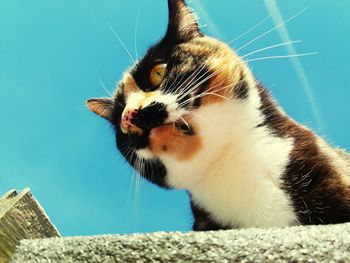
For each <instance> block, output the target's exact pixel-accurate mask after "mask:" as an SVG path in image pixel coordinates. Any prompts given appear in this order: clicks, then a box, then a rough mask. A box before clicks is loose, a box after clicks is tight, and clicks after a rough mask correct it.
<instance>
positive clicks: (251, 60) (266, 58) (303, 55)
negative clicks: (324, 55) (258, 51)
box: [245, 52, 318, 63]
mask: <svg viewBox="0 0 350 263" xmlns="http://www.w3.org/2000/svg"><path fill="white" fill-rule="evenodd" d="M317 54H318V52H310V53H301V54H295V55H282V56H268V57H261V58H253V59H249V60H246V61H245V62H246V63H248V62H254V61H259V60H268V59H280V58H294V57H306V56H312V55H317Z"/></svg>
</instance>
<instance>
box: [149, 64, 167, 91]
mask: <svg viewBox="0 0 350 263" xmlns="http://www.w3.org/2000/svg"><path fill="white" fill-rule="evenodd" d="M165 71H166V64H158V65H156V66H155V67H154V68H152V70H151V73H150V75H149V80H150V82H151V84H152V86H153V87H158V86H159V85H160V84H161V83H162V81H163V79H164V76H165Z"/></svg>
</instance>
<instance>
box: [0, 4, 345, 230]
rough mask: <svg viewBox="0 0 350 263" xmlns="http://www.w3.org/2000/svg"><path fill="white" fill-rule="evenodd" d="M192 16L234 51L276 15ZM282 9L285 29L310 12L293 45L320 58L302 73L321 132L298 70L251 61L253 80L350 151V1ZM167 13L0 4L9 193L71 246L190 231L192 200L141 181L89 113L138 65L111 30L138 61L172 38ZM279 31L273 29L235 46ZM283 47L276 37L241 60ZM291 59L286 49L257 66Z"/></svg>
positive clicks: (1, 115) (227, 12)
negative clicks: (84, 239)
mask: <svg viewBox="0 0 350 263" xmlns="http://www.w3.org/2000/svg"><path fill="white" fill-rule="evenodd" d="M310 4H311V5H310ZM309 5H310V6H309ZM191 6H192V7H194V8H195V9H196V10H197V11H198V15H199V17H200V23H201V24H202V25H204V24H206V26H205V27H203V30H204V31H205V32H207V33H209V34H211V35H213V36H217V37H220V38H221V39H223V40H225V41H230V40H232V39H234V38H235V37H236V36H238V35H240V34H241V33H243V32H245V31H246V30H248V29H249V28H251V27H253V26H254V25H256V24H258V23H259V22H260V21H262V20H263V19H264V18H265V17H267V16H268V10H267V8H266V6H265V4H264V1H260V0H259V1H258V0H255V1H253V0H252V1H245V0H236V1H226V0H218V1H210V0H193V2H192V3H191ZM278 6H279V8H280V11H281V14H282V16H283V18H284V19H287V18H288V17H291V16H293V15H294V14H296V13H298V12H299V11H300V10H302V9H303V8H305V7H306V6H309V8H308V9H307V10H306V11H305V12H303V13H302V14H301V15H300V16H298V17H297V18H295V19H294V20H293V21H291V22H289V23H288V24H287V25H286V26H287V29H288V33H289V35H290V37H291V39H292V40H303V42H302V43H298V44H296V46H295V48H296V51H297V52H298V53H305V52H313V51H317V52H318V55H315V56H310V57H304V58H300V62H301V64H302V65H303V68H304V72H305V74H306V76H307V78H308V81H309V83H310V86H311V88H312V90H313V93H314V99H315V103H316V107H317V110H318V112H319V114H320V117H321V119H322V123H323V124H322V126H321V125H319V124H318V123H317V121H316V120H315V116H314V114H313V112H312V110H311V106H310V100H309V98H308V97H307V96H306V93H305V90H304V89H303V86H302V85H301V83H300V81H299V79H298V76H297V74H296V72H295V70H294V68H293V64H292V63H291V61H290V60H289V59H280V60H265V61H257V62H253V63H251V64H250V66H251V68H252V70H253V71H254V73H255V74H256V76H257V78H258V79H259V80H261V81H262V82H263V83H264V84H265V85H267V86H269V87H270V89H271V90H272V92H273V94H274V95H275V97H276V98H277V99H278V100H279V102H280V104H281V105H282V106H283V107H284V108H285V110H286V111H287V112H288V113H289V114H290V115H291V116H293V117H294V118H295V119H297V120H298V121H300V122H302V123H305V124H307V125H309V126H311V127H313V128H315V129H316V130H317V131H318V132H319V133H320V134H322V135H324V137H326V138H327V140H328V141H330V142H331V143H333V144H335V145H340V146H342V147H344V148H346V149H350V141H349V139H348V134H349V132H350V118H349V114H348V112H350V104H349V98H350V74H349V73H348V71H349V70H350V59H349V58H350V49H349V48H348V47H349V44H350V34H349V28H350V16H349V15H348V14H349V10H350V2H348V1H326V0H318V1H306V0H297V1H287V0H281V1H278ZM166 8H167V7H166V1H165V0H101V1H90V0H73V1H61V0H60V1H58V0H52V1H47V0H32V1H26V0H2V1H1V2H0V97H1V103H0V121H1V129H0V147H1V148H0V149H1V150H0V193H5V192H6V191H7V190H8V189H11V188H17V189H23V188H24V187H27V186H29V187H30V188H31V190H32V192H33V194H34V195H35V196H36V197H37V198H38V199H39V201H40V203H41V204H42V205H43V207H44V208H45V209H46V211H47V213H48V215H49V216H50V218H51V219H52V220H53V222H54V223H55V225H56V226H57V227H58V229H59V230H60V232H61V233H62V234H63V235H66V236H67V235H93V234H106V233H130V232H149V231H160V230H164V231H169V230H181V231H185V230H189V229H190V227H191V224H192V217H191V213H190V209H189V204H188V200H187V195H186V193H184V192H181V191H165V190H161V189H159V188H157V187H155V186H153V185H150V184H148V183H147V182H145V181H143V180H140V179H139V178H138V177H136V175H135V174H133V172H132V170H131V169H130V168H129V167H128V165H127V164H126V163H125V162H124V161H123V159H122V158H121V156H120V155H119V154H118V152H117V151H116V149H115V146H114V136H113V132H112V129H111V128H110V127H109V125H108V123H107V122H105V121H104V120H102V119H99V118H97V117H96V116H94V115H93V114H92V113H90V112H89V111H88V110H87V109H86V108H85V100H86V99H88V98H90V97H103V96H107V92H106V91H105V90H104V89H103V87H102V85H101V83H100V79H101V80H102V82H103V83H104V85H105V86H106V87H107V89H108V90H109V91H110V92H112V91H113V87H114V86H115V83H116V82H117V81H118V80H119V78H120V77H121V75H122V73H123V71H124V70H125V69H126V68H127V67H128V66H130V63H131V62H130V59H129V57H128V55H127V54H126V52H125V51H124V49H123V48H122V47H121V45H120V44H119V43H118V40H117V39H116V37H115V36H114V35H113V33H112V31H111V29H110V26H109V25H111V26H112V27H113V28H114V30H115V31H116V32H117V34H118V35H119V37H120V38H121V39H122V40H123V41H124V43H125V45H126V46H127V47H128V49H129V50H130V53H131V54H132V55H133V56H134V55H135V53H136V50H137V53H138V54H143V53H144V52H145V50H146V49H147V47H148V46H149V45H151V44H152V43H153V42H154V41H156V40H157V39H159V38H160V37H161V35H162V34H163V32H164V31H165V27H166V19H167V9H166ZM136 21H138V26H137V27H135V24H136ZM274 26H275V25H274V24H273V20H272V19H269V20H267V21H266V22H265V23H264V24H262V25H261V26H260V27H259V28H257V29H255V30H253V31H252V32H250V33H249V34H247V35H245V36H244V37H242V38H241V39H239V40H238V41H236V42H234V43H233V45H232V46H233V47H235V48H239V47H241V46H243V45H244V44H245V43H247V42H249V41H250V40H252V39H254V38H255V37H257V36H259V35H260V34H262V33H264V32H266V31H268V30H269V29H271V28H273V27H274ZM135 28H137V30H135ZM135 31H136V32H135ZM135 36H136V44H135ZM281 42H283V41H282V40H281V38H280V36H279V33H278V30H275V31H272V32H271V33H269V34H267V35H266V36H264V37H262V38H261V39H259V40H258V41H256V42H254V43H252V44H251V45H249V46H247V47H246V48H244V49H242V50H241V51H240V54H241V55H244V54H247V53H249V52H251V51H254V50H256V49H259V48H264V47H266V46H269V45H274V44H279V43H281ZM135 47H136V48H135ZM286 54H287V51H286V49H285V48H284V47H280V48H276V49H273V50H268V51H266V52H264V53H257V54H255V55H253V56H252V58H258V57H262V56H272V55H286Z"/></svg>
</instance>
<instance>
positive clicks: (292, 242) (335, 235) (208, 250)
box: [12, 224, 350, 263]
mask: <svg viewBox="0 0 350 263" xmlns="http://www.w3.org/2000/svg"><path fill="white" fill-rule="evenodd" d="M12 262H13V263H24V262H28V263H31V262H68V263H69V262H350V224H344V225H330V226H308V227H291V228H284V229H242V230H230V231H219V232H201V233H154V234H134V235H108V236H96V237H74V238H62V239H60V238H52V239H43V240H34V241H33V240H32V241H31V240H23V241H21V243H20V246H19V247H18V248H17V251H16V254H15V256H14V258H13V261H12Z"/></svg>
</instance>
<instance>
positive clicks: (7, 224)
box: [0, 188, 60, 263]
mask: <svg viewBox="0 0 350 263" xmlns="http://www.w3.org/2000/svg"><path fill="white" fill-rule="evenodd" d="M59 236H60V234H59V232H58V231H57V229H56V228H55V226H54V225H53V224H52V223H51V222H50V220H49V218H48V217H47V215H46V213H45V211H44V209H43V208H42V207H41V206H40V204H39V203H38V201H37V200H36V199H35V198H34V196H33V195H32V194H31V193H30V190H29V188H27V189H24V190H23V191H22V192H21V193H19V194H18V193H17V191H16V190H11V191H9V192H7V193H6V194H5V195H4V196H3V197H2V198H0V262H1V263H2V262H9V260H10V259H11V257H12V255H13V254H14V252H15V249H16V246H17V245H18V243H19V241H20V240H22V239H38V238H48V237H59Z"/></svg>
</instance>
